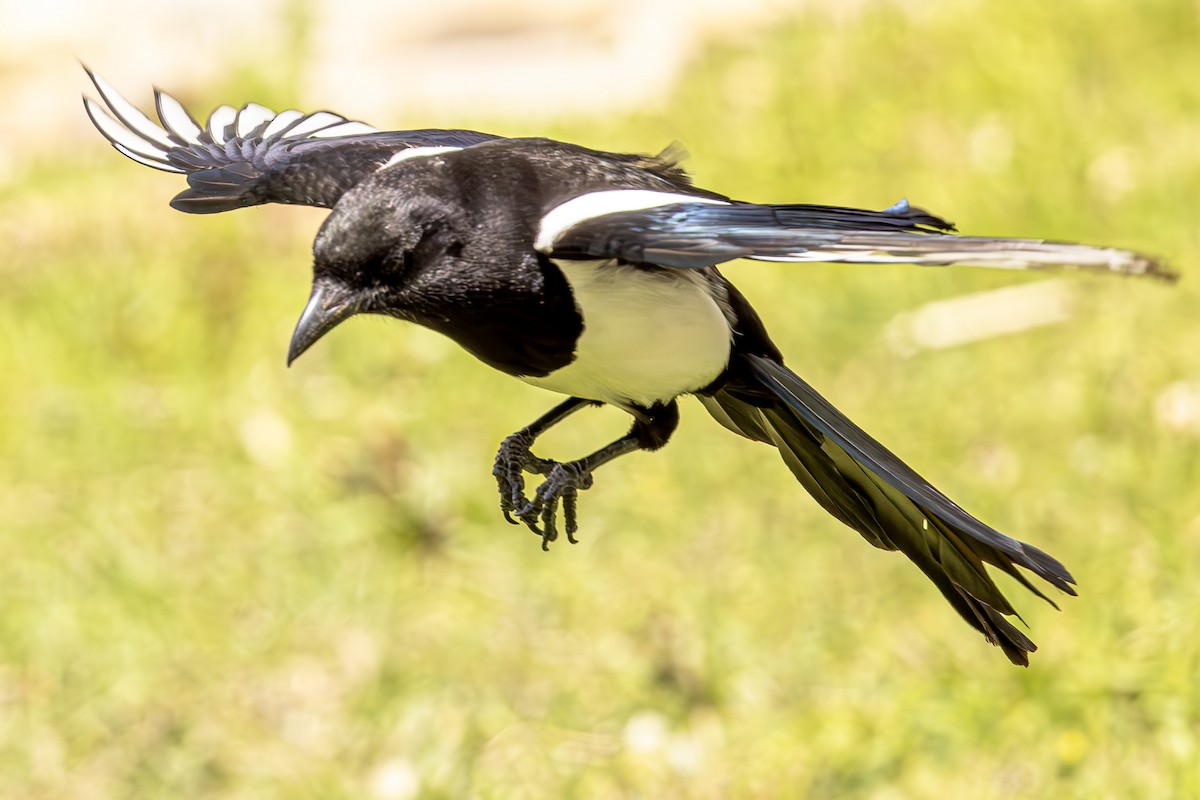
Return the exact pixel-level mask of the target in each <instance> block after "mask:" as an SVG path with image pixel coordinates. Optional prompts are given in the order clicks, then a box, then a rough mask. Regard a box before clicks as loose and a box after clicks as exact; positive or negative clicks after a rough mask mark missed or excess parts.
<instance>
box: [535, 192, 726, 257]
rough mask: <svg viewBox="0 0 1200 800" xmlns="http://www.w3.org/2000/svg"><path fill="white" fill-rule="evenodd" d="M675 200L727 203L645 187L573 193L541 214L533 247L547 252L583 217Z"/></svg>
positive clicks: (631, 209) (668, 202)
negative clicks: (574, 195) (576, 194)
mask: <svg viewBox="0 0 1200 800" xmlns="http://www.w3.org/2000/svg"><path fill="white" fill-rule="evenodd" d="M675 203H708V204H712V205H729V203H726V202H725V201H723V200H711V199H709V198H707V197H695V196H693V195H690V194H676V193H673V192H655V191H652V190H649V189H609V190H607V191H603V192H589V193H588V194H581V195H579V196H578V197H573V198H571V199H570V200H568V201H567V202H565V203H563V204H562V205H559V206H555V207H554V208H552V209H550V211H549V212H547V214H546V215H545V216H544V217H542V222H541V225H540V226H539V227H538V235H537V239H536V240H534V243H533V247H534V249H535V250H538V251H540V252H543V253H549V252H551V251H552V250H553V249H554V243H555V242H557V241H558V240H559V239H560V238H562V235H563V234H564V233H566V232H567V231H568V230H570V229H571V228H572V227H574V226H576V225H578V224H579V223H581V222H584V221H585V220H589V219H595V218H596V217H603V216H606V215H608V214H619V213H621V212H622V211H644V210H646V209H647V208H657V207H658V206H669V205H673V204H675Z"/></svg>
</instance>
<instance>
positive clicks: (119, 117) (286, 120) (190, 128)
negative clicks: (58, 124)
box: [83, 70, 377, 172]
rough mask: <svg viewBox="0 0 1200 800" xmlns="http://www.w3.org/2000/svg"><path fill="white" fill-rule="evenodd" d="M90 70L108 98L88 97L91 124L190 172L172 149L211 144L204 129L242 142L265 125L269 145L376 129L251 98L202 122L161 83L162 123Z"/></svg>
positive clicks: (150, 162)
mask: <svg viewBox="0 0 1200 800" xmlns="http://www.w3.org/2000/svg"><path fill="white" fill-rule="evenodd" d="M87 73H88V76H89V77H90V78H91V79H92V83H94V84H95V86H96V91H97V92H99V93H100V99H101V100H103V101H104V104H103V105H101V104H100V103H97V102H96V101H94V100H92V99H91V98H88V97H85V98H84V100H83V103H84V107H85V108H86V110H87V114H88V117H90V118H91V120H92V124H94V125H95V126H96V128H97V129H98V130H99V131H100V132H101V133H102V134H104V137H105V138H106V139H108V140H109V142H111V143H112V145H113V147H115V148H116V149H117V150H118V151H120V152H121V153H122V154H123V155H125V156H127V157H129V158H131V159H133V160H134V161H136V162H138V163H139V164H145V165H146V166H148V167H154V168H155V169H160V170H163V171H164V172H187V171H188V170H186V169H183V168H180V167H178V166H176V165H175V164H172V163H171V161H170V158H169V155H170V153H171V151H172V150H176V149H179V148H192V147H199V148H204V147H208V145H207V144H206V143H205V142H204V141H202V139H201V137H202V136H203V135H204V133H205V132H207V133H208V135H209V136H210V137H211V138H212V141H213V143H214V144H217V145H224V144H226V143H227V142H229V141H233V142H237V143H239V144H241V143H242V142H243V140H244V139H245V138H246V137H248V136H250V135H251V134H252V133H254V131H255V130H257V129H258V128H260V127H262V126H264V125H265V126H266V127H264V128H263V130H262V133H261V134H259V136H258V137H255V140H258V139H261V141H263V142H267V143H268V144H267V146H270V145H269V142H270V141H271V140H273V139H307V138H321V139H334V138H338V137H342V136H359V135H362V134H366V133H376V132H377V131H376V129H375V128H373V127H371V126H370V125H367V124H366V123H363V122H357V121H355V120H349V119H346V118H345V117H343V116H341V115H340V114H334V113H333V112H330V111H318V112H316V113H314V114H305V113H304V112H302V111H296V110H295V109H288V110H287V111H281V112H280V113H278V114H276V113H275V112H274V111H272V110H271V109H269V108H267V107H266V106H264V105H260V104H258V103H247V104H246V105H244V106H242V107H241V109H236V108H234V107H233V106H228V105H223V106H220V107H218V108H217V109H216V110H214V111H213V112H212V114H210V115H209V117H208V120H207V121H206V123H205V125H204V126H203V127H201V125H200V124H199V123H197V122H196V120H195V119H193V118H192V116H191V115H190V114H188V112H187V110H186V109H185V108H184V107H183V104H181V103H180V102H179V101H178V100H176V99H175V98H174V97H172V96H171V95H169V94H167V93H166V92H164V91H161V90H158V89H156V90H155V92H154V100H155V107H156V109H157V111H158V118H159V123H156V122H154V121H153V120H152V119H150V117H148V116H146V115H145V114H143V113H142V112H141V111H139V110H138V108H137V107H136V106H134V105H133V103H130V102H129V101H128V100H126V99H125V98H124V97H122V96H121V95H120V94H119V93H118V92H117V90H116V89H114V88H113V87H112V85H111V84H110V83H109V82H108V81H106V80H104V78H102V77H101V76H99V75H97V74H95V73H94V72H92V71H91V70H87ZM160 123H161V124H160ZM252 141H254V140H252Z"/></svg>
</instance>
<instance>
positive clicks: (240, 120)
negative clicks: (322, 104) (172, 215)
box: [83, 67, 498, 214]
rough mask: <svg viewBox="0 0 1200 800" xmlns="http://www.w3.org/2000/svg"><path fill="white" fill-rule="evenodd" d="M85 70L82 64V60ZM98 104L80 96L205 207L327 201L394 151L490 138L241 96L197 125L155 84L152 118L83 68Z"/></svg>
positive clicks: (196, 208) (107, 132)
mask: <svg viewBox="0 0 1200 800" xmlns="http://www.w3.org/2000/svg"><path fill="white" fill-rule="evenodd" d="M84 69H85V70H87V68H86V67H85V68H84ZM87 74H88V77H90V78H91V79H92V83H93V84H95V86H96V91H97V92H99V94H100V98H101V99H102V100H103V101H104V105H103V106H102V105H101V104H100V103H97V102H95V101H94V100H92V99H91V98H88V97H86V96H85V97H84V100H83V103H84V107H85V108H86V109H87V113H88V116H89V117H90V118H91V120H92V123H93V124H94V125H95V126H96V128H97V129H98V130H99V131H100V133H102V134H104V137H105V138H106V139H108V140H109V142H111V143H112V146H113V147H115V148H116V149H117V150H118V151H120V152H121V153H123V154H124V155H126V156H128V157H129V158H131V159H133V160H134V161H136V162H138V163H139V164H145V165H146V166H148V167H153V168H154V169H160V170H163V171H165V172H178V173H182V174H185V175H187V180H188V186H189V188H188V189H186V190H184V191H183V192H180V193H179V194H178V195H176V196H175V198H174V199H173V200H172V201H171V205H172V206H173V207H174V208H176V209H178V210H180V211H187V212H189V213H193V214H211V213H216V212H218V211H229V210H232V209H235V208H245V207H246V206H254V205H260V204H262V203H291V204H296V205H307V206H318V207H321V208H332V207H333V205H334V203H336V202H337V201H338V198H340V197H341V196H342V195H343V194H345V193H346V191H347V190H349V189H350V188H351V187H353V186H355V185H356V184H357V183H359V182H360V181H362V180H363V179H364V178H366V177H367V176H368V175H370V174H371V173H373V172H375V171H376V170H378V169H380V168H381V167H383V166H384V165H385V164H387V163H388V161H389V160H390V159H392V158H393V157H395V156H396V155H397V154H399V153H402V152H403V151H406V150H411V149H414V148H439V149H458V148H462V147H470V146H471V145H473V144H478V143H480V142H484V141H488V140H490V139H495V138H498V137H495V136H492V135H491V134H487V133H478V132H476V131H466V130H437V129H429V130H414V131H377V130H375V129H374V128H372V127H371V126H370V125H367V124H365V123H362V122H357V121H354V120H349V119H346V118H345V117H343V116H341V115H339V114H334V113H332V112H329V111H317V112H315V113H311V114H305V113H303V112H300V111H295V110H288V111H282V112H280V113H278V114H276V113H275V112H274V111H272V110H271V109H269V108H266V107H265V106H261V105H258V104H257V103H249V104H247V105H245V106H243V107H242V108H240V109H235V108H233V107H232V106H221V107H220V108H218V109H216V110H215V111H213V112H212V114H210V115H209V117H208V121H207V122H206V123H205V124H204V125H201V124H200V123H198V122H197V121H196V120H195V119H194V118H193V117H192V116H191V114H189V113H188V112H187V110H185V109H184V107H183V106H182V105H181V104H180V103H179V101H178V100H176V99H175V98H174V97H172V96H171V95H169V94H167V93H166V92H163V91H161V90H159V89H155V90H154V102H155V107H156V110H157V112H158V119H159V122H154V121H153V120H151V119H150V118H149V117H148V116H146V115H145V114H143V113H142V112H141V111H139V110H138V109H137V107H135V106H134V105H133V104H132V103H130V102H129V101H128V100H126V99H125V98H124V97H122V96H121V95H120V94H118V93H117V91H116V90H115V89H113V87H112V86H111V85H110V84H109V83H108V81H106V80H104V78H102V77H100V76H99V75H96V74H95V73H93V72H92V71H91V70H87Z"/></svg>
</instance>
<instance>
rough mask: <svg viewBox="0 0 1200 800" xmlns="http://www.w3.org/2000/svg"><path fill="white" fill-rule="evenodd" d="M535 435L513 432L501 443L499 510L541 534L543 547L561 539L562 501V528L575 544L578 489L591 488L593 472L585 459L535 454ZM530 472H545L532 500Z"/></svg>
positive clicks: (497, 470) (497, 466)
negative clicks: (527, 484)
mask: <svg viewBox="0 0 1200 800" xmlns="http://www.w3.org/2000/svg"><path fill="white" fill-rule="evenodd" d="M532 445H533V437H532V436H530V435H529V434H527V433H524V432H518V433H514V434H513V435H512V436H509V437H508V438H507V439H505V440H504V441H503V442H501V444H500V450H499V451H498V452H497V453H496V462H495V465H494V466H493V468H492V475H494V476H495V478H496V484H497V487H498V488H499V490H500V511H501V512H503V514H504V518H505V519H506V520H508V521H509V522H511V523H512V524H514V525H517V524H520V523H522V522H523V523H525V525H526V527H528V528H529V529H530V530H531V531H533V532H534V533H536V534H537V535H538V536H541V537H542V549H543V550H548V549H549V547H550V542H553V541H554V540H555V539H557V538H558V506H559V503H560V502H561V503H562V511H563V528H564V530H565V532H566V534H567V541H569V542H571V543H572V544H574V543H575V532H576V531H578V530H579V526H578V523H577V517H576V508H577V503H578V498H579V492H580V491H581V490H584V489H588V488H591V485H592V471H591V469H590V468H589V467H588V466H587V465H586V464H585V463H584V462H583V461H568V462H566V463H562V462H558V461H551V460H549V459H545V458H539V457H538V456H535V455H534V454H533V452H532V451H531V450H530V447H531V446H532ZM526 472H529V473H533V474H537V475H545V476H546V480H544V481H542V483H541V484H540V485H539V486H538V487H537V489H536V490H535V491H534V493H533V499H529V498H527V497H526V496H525V475H524V473H526Z"/></svg>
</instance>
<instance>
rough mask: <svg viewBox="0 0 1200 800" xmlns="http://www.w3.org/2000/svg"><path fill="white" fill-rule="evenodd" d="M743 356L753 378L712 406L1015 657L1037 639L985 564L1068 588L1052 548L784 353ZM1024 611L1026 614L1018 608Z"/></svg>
mask: <svg viewBox="0 0 1200 800" xmlns="http://www.w3.org/2000/svg"><path fill="white" fill-rule="evenodd" d="M738 358H741V359H744V362H743V366H744V367H745V369H744V370H739V373H740V374H741V375H743V376H745V377H743V378H741V379H740V380H739V381H738V382H734V383H731V384H729V385H727V386H726V387H725V388H723V389H721V390H720V391H718V392H717V393H716V394H714V395H713V396H712V397H706V398H702V400H703V402H704V404H705V406H706V407H707V408H708V409H709V411H710V412H711V413H712V414H713V416H714V417H716V418H717V420H718V421H719V422H721V423H722V424H723V425H725V426H726V427H729V428H731V429H732V430H734V431H735V432H737V433H741V434H742V435H744V436H748V437H749V438H751V439H756V440H758V441H764V442H767V443H769V444H773V445H775V446H776V447H777V448H779V451H780V454H781V455H782V456H783V460H784V461H785V462H786V463H787V465H788V467H789V468H790V469H791V471H792V473H793V474H794V475H795V476H796V478H797V479H798V480H799V481H800V483H801V485H803V486H804V488H805V489H806V490H808V492H809V493H810V494H812V496H813V497H814V498H815V499H816V500H817V502H819V503H820V504H821V506H822V507H823V508H825V510H826V511H828V512H829V513H830V514H832V515H833V516H834V517H836V518H837V519H839V520H841V521H842V522H843V523H845V524H846V525H849V526H850V527H851V528H853V529H855V530H856V531H858V532H859V533H860V534H862V536H863V537H864V538H865V539H866V540H867V541H869V542H870V543H871V544H873V545H875V546H876V547H881V548H884V549H886V550H899V551H900V552H902V553H904V555H906V556H908V558H909V559H911V560H912V561H913V562H914V563H915V564H916V565H917V566H918V567H919V568H920V569H921V571H922V572H924V573H925V575H926V576H927V577H928V578H929V579H930V580H931V581H933V583H934V585H936V586H937V588H938V589H939V590H940V591H941V592H942V594H943V595H944V596H945V598H946V599H947V600H948V601H949V602H950V604H951V605H952V606H953V607H954V608H955V610H956V611H958V613H959V614H960V615H962V617H963V618H964V619H965V620H966V621H967V622H968V623H969V624H971V625H972V626H973V627H974V628H976V629H977V630H979V631H980V632H981V633H983V635H984V636H985V637H986V638H987V640H988V641H989V642H991V643H992V644H995V645H998V646H999V647H1000V648H1001V649H1002V650H1003V651H1004V654H1005V655H1006V656H1008V658H1009V660H1010V661H1012V662H1013V663H1014V664H1020V665H1022V666H1027V665H1028V663H1029V658H1028V654H1029V653H1031V652H1033V651H1034V650H1036V649H1037V648H1036V646H1035V645H1034V643H1033V642H1032V641H1030V640H1029V638H1028V637H1026V636H1025V635H1024V634H1023V633H1021V632H1020V631H1019V630H1018V629H1017V628H1016V627H1015V626H1013V625H1012V623H1010V622H1009V621H1008V620H1007V619H1005V616H1006V615H1014V616H1015V615H1016V612H1015V611H1014V609H1013V607H1012V605H1011V604H1010V603H1009V602H1008V600H1007V598H1005V597H1004V595H1003V594H1002V593H1001V592H1000V589H999V587H997V586H996V584H995V583H994V582H993V581H992V578H991V576H990V575H989V574H988V572H987V570H986V568H985V566H984V565H985V564H990V565H992V566H993V567H996V568H997V569H999V570H1001V571H1002V572H1005V573H1007V574H1008V575H1010V576H1012V577H1013V578H1015V579H1016V580H1017V581H1019V582H1020V583H1021V584H1022V585H1024V586H1025V587H1026V588H1028V589H1029V590H1030V591H1032V592H1033V593H1034V594H1036V595H1038V596H1039V597H1041V598H1042V599H1044V600H1046V601H1047V602H1050V603H1051V605H1054V603H1053V601H1051V600H1050V599H1049V598H1047V597H1046V596H1045V595H1044V594H1043V593H1042V592H1040V591H1038V589H1037V588H1036V587H1034V586H1033V584H1032V583H1030V582H1029V580H1028V579H1027V578H1026V577H1025V576H1024V575H1023V574H1022V573H1020V572H1019V571H1018V569H1017V568H1018V567H1021V568H1024V569H1027V570H1029V571H1031V572H1032V573H1034V574H1035V575H1037V576H1038V577H1040V578H1042V579H1044V580H1045V581H1047V582H1048V583H1050V584H1051V585H1052V586H1054V587H1055V588H1057V589H1060V590H1062V591H1064V592H1066V593H1067V594H1071V595H1073V594H1075V590H1074V589H1073V588H1072V584H1074V583H1075V579H1074V578H1072V577H1071V574H1070V573H1069V572H1067V570H1066V568H1065V567H1064V566H1063V565H1062V564H1060V563H1059V562H1058V561H1057V560H1055V559H1054V558H1052V557H1051V556H1050V555H1048V554H1046V553H1045V552H1043V551H1041V550H1039V549H1038V548H1036V547H1033V546H1032V545H1028V544H1024V543H1022V542H1019V541H1017V540H1016V539H1013V538H1011V537H1008V536H1005V535H1004V534H1002V533H1000V532H999V531H996V530H994V529H992V528H990V527H989V526H987V525H985V524H984V523H982V522H980V521H979V520H977V519H975V518H974V517H972V516H971V515H970V514H968V513H967V512H966V511H964V510H963V509H962V508H960V507H959V506H958V505H956V504H955V503H954V502H952V501H951V500H950V499H949V498H947V497H946V496H945V495H943V494H942V493H941V492H939V491H938V490H937V489H935V488H934V487H933V486H931V485H930V484H929V482H928V481H926V480H925V479H924V478H922V477H921V476H920V475H918V474H917V473H916V472H914V471H913V470H912V469H911V468H910V467H909V466H907V465H906V464H904V463H903V462H902V461H900V459H898V458H897V457H896V456H895V455H893V454H892V453H891V452H890V451H888V450H887V449H886V448H885V447H884V446H883V445H881V444H880V443H879V442H877V441H875V440H874V439H872V438H871V437H870V436H868V435H867V434H866V433H865V432H864V431H863V430H862V429H861V428H859V427H858V426H857V425H855V424H854V423H853V422H851V421H850V420H849V419H847V418H846V417H845V415H843V414H842V413H841V412H840V411H838V410H837V409H836V408H834V407H833V406H832V405H830V403H829V402H828V401H827V400H825V398H823V397H821V396H820V395H819V394H817V392H816V391H815V390H814V389H813V388H812V387H811V386H809V385H808V384H807V383H805V382H804V381H803V380H801V379H800V378H799V377H798V376H797V375H795V374H794V373H793V372H792V371H791V370H789V369H788V368H787V367H785V366H783V365H782V364H780V363H778V362H777V361H773V360H771V359H768V358H763V357H760V356H753V355H743V356H738ZM1018 619H1019V617H1018Z"/></svg>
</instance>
